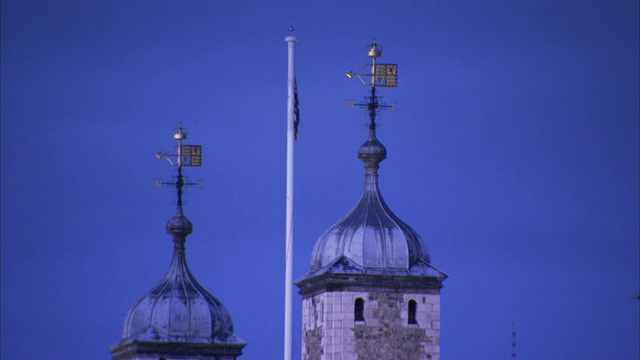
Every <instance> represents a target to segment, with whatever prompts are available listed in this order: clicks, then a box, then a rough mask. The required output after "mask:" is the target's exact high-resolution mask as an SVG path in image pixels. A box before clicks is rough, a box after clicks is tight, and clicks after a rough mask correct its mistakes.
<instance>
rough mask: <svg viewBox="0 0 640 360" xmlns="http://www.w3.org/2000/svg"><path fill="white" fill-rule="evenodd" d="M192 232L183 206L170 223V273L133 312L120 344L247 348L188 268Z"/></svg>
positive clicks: (141, 299) (222, 307)
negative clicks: (141, 342)
mask: <svg viewBox="0 0 640 360" xmlns="http://www.w3.org/2000/svg"><path fill="white" fill-rule="evenodd" d="M192 229H193V227H192V224H191V222H190V221H189V219H187V217H186V216H185V215H184V213H183V211H182V206H181V205H179V206H178V211H177V213H176V215H175V216H174V217H173V218H171V220H169V222H168V223H167V233H169V234H170V235H171V236H172V237H173V243H174V248H173V259H172V260H171V265H169V270H167V273H166V274H165V275H164V277H163V278H162V280H160V282H159V283H158V285H156V286H155V287H154V288H153V289H151V291H149V292H148V293H147V294H146V295H144V296H142V297H141V298H140V299H139V300H138V301H137V302H136V303H135V305H133V307H132V308H131V309H130V310H129V313H128V315H127V317H126V320H125V323H124V332H123V334H122V341H121V342H120V343H119V345H122V344H126V343H131V342H139V341H150V342H155V343H159V342H162V343H169V342H171V343H176V342H183V343H206V344H224V345H228V344H235V345H238V346H244V345H245V343H244V341H242V339H240V338H238V337H236V336H235V335H234V334H233V322H232V320H231V316H230V315H229V312H228V311H227V309H226V308H225V307H224V305H223V304H222V303H221V302H220V301H219V300H218V299H217V298H215V297H214V296H213V295H211V294H210V293H209V292H207V290H205V289H204V288H203V287H202V285H200V284H199V283H198V282H197V281H196V279H195V277H194V276H193V274H191V271H190V270H189V267H188V266H187V261H186V257H185V246H184V244H185V242H186V237H187V235H189V234H190V233H191V231H192Z"/></svg>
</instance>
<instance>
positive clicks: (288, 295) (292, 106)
mask: <svg viewBox="0 0 640 360" xmlns="http://www.w3.org/2000/svg"><path fill="white" fill-rule="evenodd" d="M290 31H291V33H290V35H289V36H287V37H286V38H285V39H284V40H285V41H286V42H287V43H288V49H289V53H288V55H289V56H288V58H289V61H288V71H287V206H286V224H285V227H286V229H285V256H286V261H285V263H286V265H285V276H284V278H285V280H284V283H285V285H284V289H285V290H284V297H285V299H284V360H291V353H292V350H293V331H292V328H293V142H294V139H296V138H297V134H298V130H297V128H298V125H297V124H298V122H299V114H300V112H299V109H298V93H297V88H296V81H295V71H294V70H295V68H294V62H293V50H294V46H295V44H296V43H297V42H298V39H297V38H296V37H295V36H293V27H291V29H290Z"/></svg>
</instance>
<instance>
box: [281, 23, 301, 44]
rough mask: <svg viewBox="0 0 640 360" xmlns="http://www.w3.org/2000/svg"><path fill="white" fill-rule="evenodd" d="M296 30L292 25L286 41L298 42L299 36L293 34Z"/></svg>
mask: <svg viewBox="0 0 640 360" xmlns="http://www.w3.org/2000/svg"><path fill="white" fill-rule="evenodd" d="M294 31H295V29H294V28H293V26H291V27H290V28H289V36H287V37H286V38H284V41H286V42H289V43H296V42H298V38H297V37H295V36H293V32H294Z"/></svg>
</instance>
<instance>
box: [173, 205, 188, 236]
mask: <svg viewBox="0 0 640 360" xmlns="http://www.w3.org/2000/svg"><path fill="white" fill-rule="evenodd" d="M192 231H193V224H191V221H189V219H187V217H186V216H184V213H183V212H182V209H181V208H180V209H178V212H177V213H176V215H175V216H174V217H172V218H171V219H170V220H169V222H167V233H169V234H170V235H173V236H187V235H189V234H191V232H192Z"/></svg>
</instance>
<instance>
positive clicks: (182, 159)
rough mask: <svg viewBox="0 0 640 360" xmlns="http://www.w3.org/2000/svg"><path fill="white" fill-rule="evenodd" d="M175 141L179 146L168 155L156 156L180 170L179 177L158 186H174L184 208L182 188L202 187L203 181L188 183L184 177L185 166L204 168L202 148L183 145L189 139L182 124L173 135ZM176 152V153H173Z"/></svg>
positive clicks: (158, 182) (161, 153)
mask: <svg viewBox="0 0 640 360" xmlns="http://www.w3.org/2000/svg"><path fill="white" fill-rule="evenodd" d="M173 139H174V140H176V141H178V145H177V146H174V147H173V148H171V150H169V151H168V152H166V153H163V152H161V151H160V152H158V153H157V154H155V156H156V157H157V158H158V159H167V161H168V162H169V164H171V165H173V166H176V167H177V168H178V176H177V178H176V180H175V181H164V180H156V186H163V185H166V186H174V187H175V189H176V192H177V193H178V206H182V188H183V187H185V186H198V187H201V186H202V180H198V182H195V183H194V182H189V181H186V180H185V178H184V177H183V176H182V167H183V166H202V146H201V145H183V144H182V141H183V140H186V139H187V133H186V131H185V129H184V128H183V127H182V123H179V124H178V128H177V129H176V131H175V133H174V134H173ZM174 150H175V151H176V153H172V152H173V151H174Z"/></svg>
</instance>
